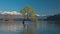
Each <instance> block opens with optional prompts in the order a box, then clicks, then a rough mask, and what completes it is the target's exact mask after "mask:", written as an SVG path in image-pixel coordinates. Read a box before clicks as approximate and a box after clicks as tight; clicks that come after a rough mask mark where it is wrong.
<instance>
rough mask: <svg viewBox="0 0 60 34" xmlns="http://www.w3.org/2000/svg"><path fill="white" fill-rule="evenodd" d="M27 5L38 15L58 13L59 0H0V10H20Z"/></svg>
mask: <svg viewBox="0 0 60 34" xmlns="http://www.w3.org/2000/svg"><path fill="white" fill-rule="evenodd" d="M27 5H30V6H31V7H33V8H35V9H36V10H35V11H36V13H37V14H40V15H53V14H58V13H60V0H0V11H20V10H22V9H23V8H24V7H25V6H27Z"/></svg>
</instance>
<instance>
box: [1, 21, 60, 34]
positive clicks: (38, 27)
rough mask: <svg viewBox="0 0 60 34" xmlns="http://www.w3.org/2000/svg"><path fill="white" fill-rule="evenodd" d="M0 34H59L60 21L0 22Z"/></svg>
mask: <svg viewBox="0 0 60 34" xmlns="http://www.w3.org/2000/svg"><path fill="white" fill-rule="evenodd" d="M0 34H60V21H39V22H38V23H34V22H31V21H26V22H25V27H24V25H23V24H22V21H15V22H4V21H0Z"/></svg>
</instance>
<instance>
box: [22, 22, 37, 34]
mask: <svg viewBox="0 0 60 34" xmlns="http://www.w3.org/2000/svg"><path fill="white" fill-rule="evenodd" d="M37 24H38V22H35V23H33V25H31V27H30V28H27V29H26V26H25V27H24V30H23V32H22V34H34V33H35V29H36V28H37Z"/></svg>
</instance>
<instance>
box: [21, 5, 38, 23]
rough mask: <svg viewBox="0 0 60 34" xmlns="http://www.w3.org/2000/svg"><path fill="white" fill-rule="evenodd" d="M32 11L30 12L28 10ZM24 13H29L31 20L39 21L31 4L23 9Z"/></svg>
mask: <svg viewBox="0 0 60 34" xmlns="http://www.w3.org/2000/svg"><path fill="white" fill-rule="evenodd" d="M28 10H29V11H30V12H29V13H28V12H27V11H28ZM21 13H22V15H24V14H26V13H27V17H32V18H31V20H32V21H34V22H37V21H38V19H37V17H36V15H35V11H34V9H33V8H31V7H30V6H26V7H25V8H24V9H23V10H22V11H21Z"/></svg>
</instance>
